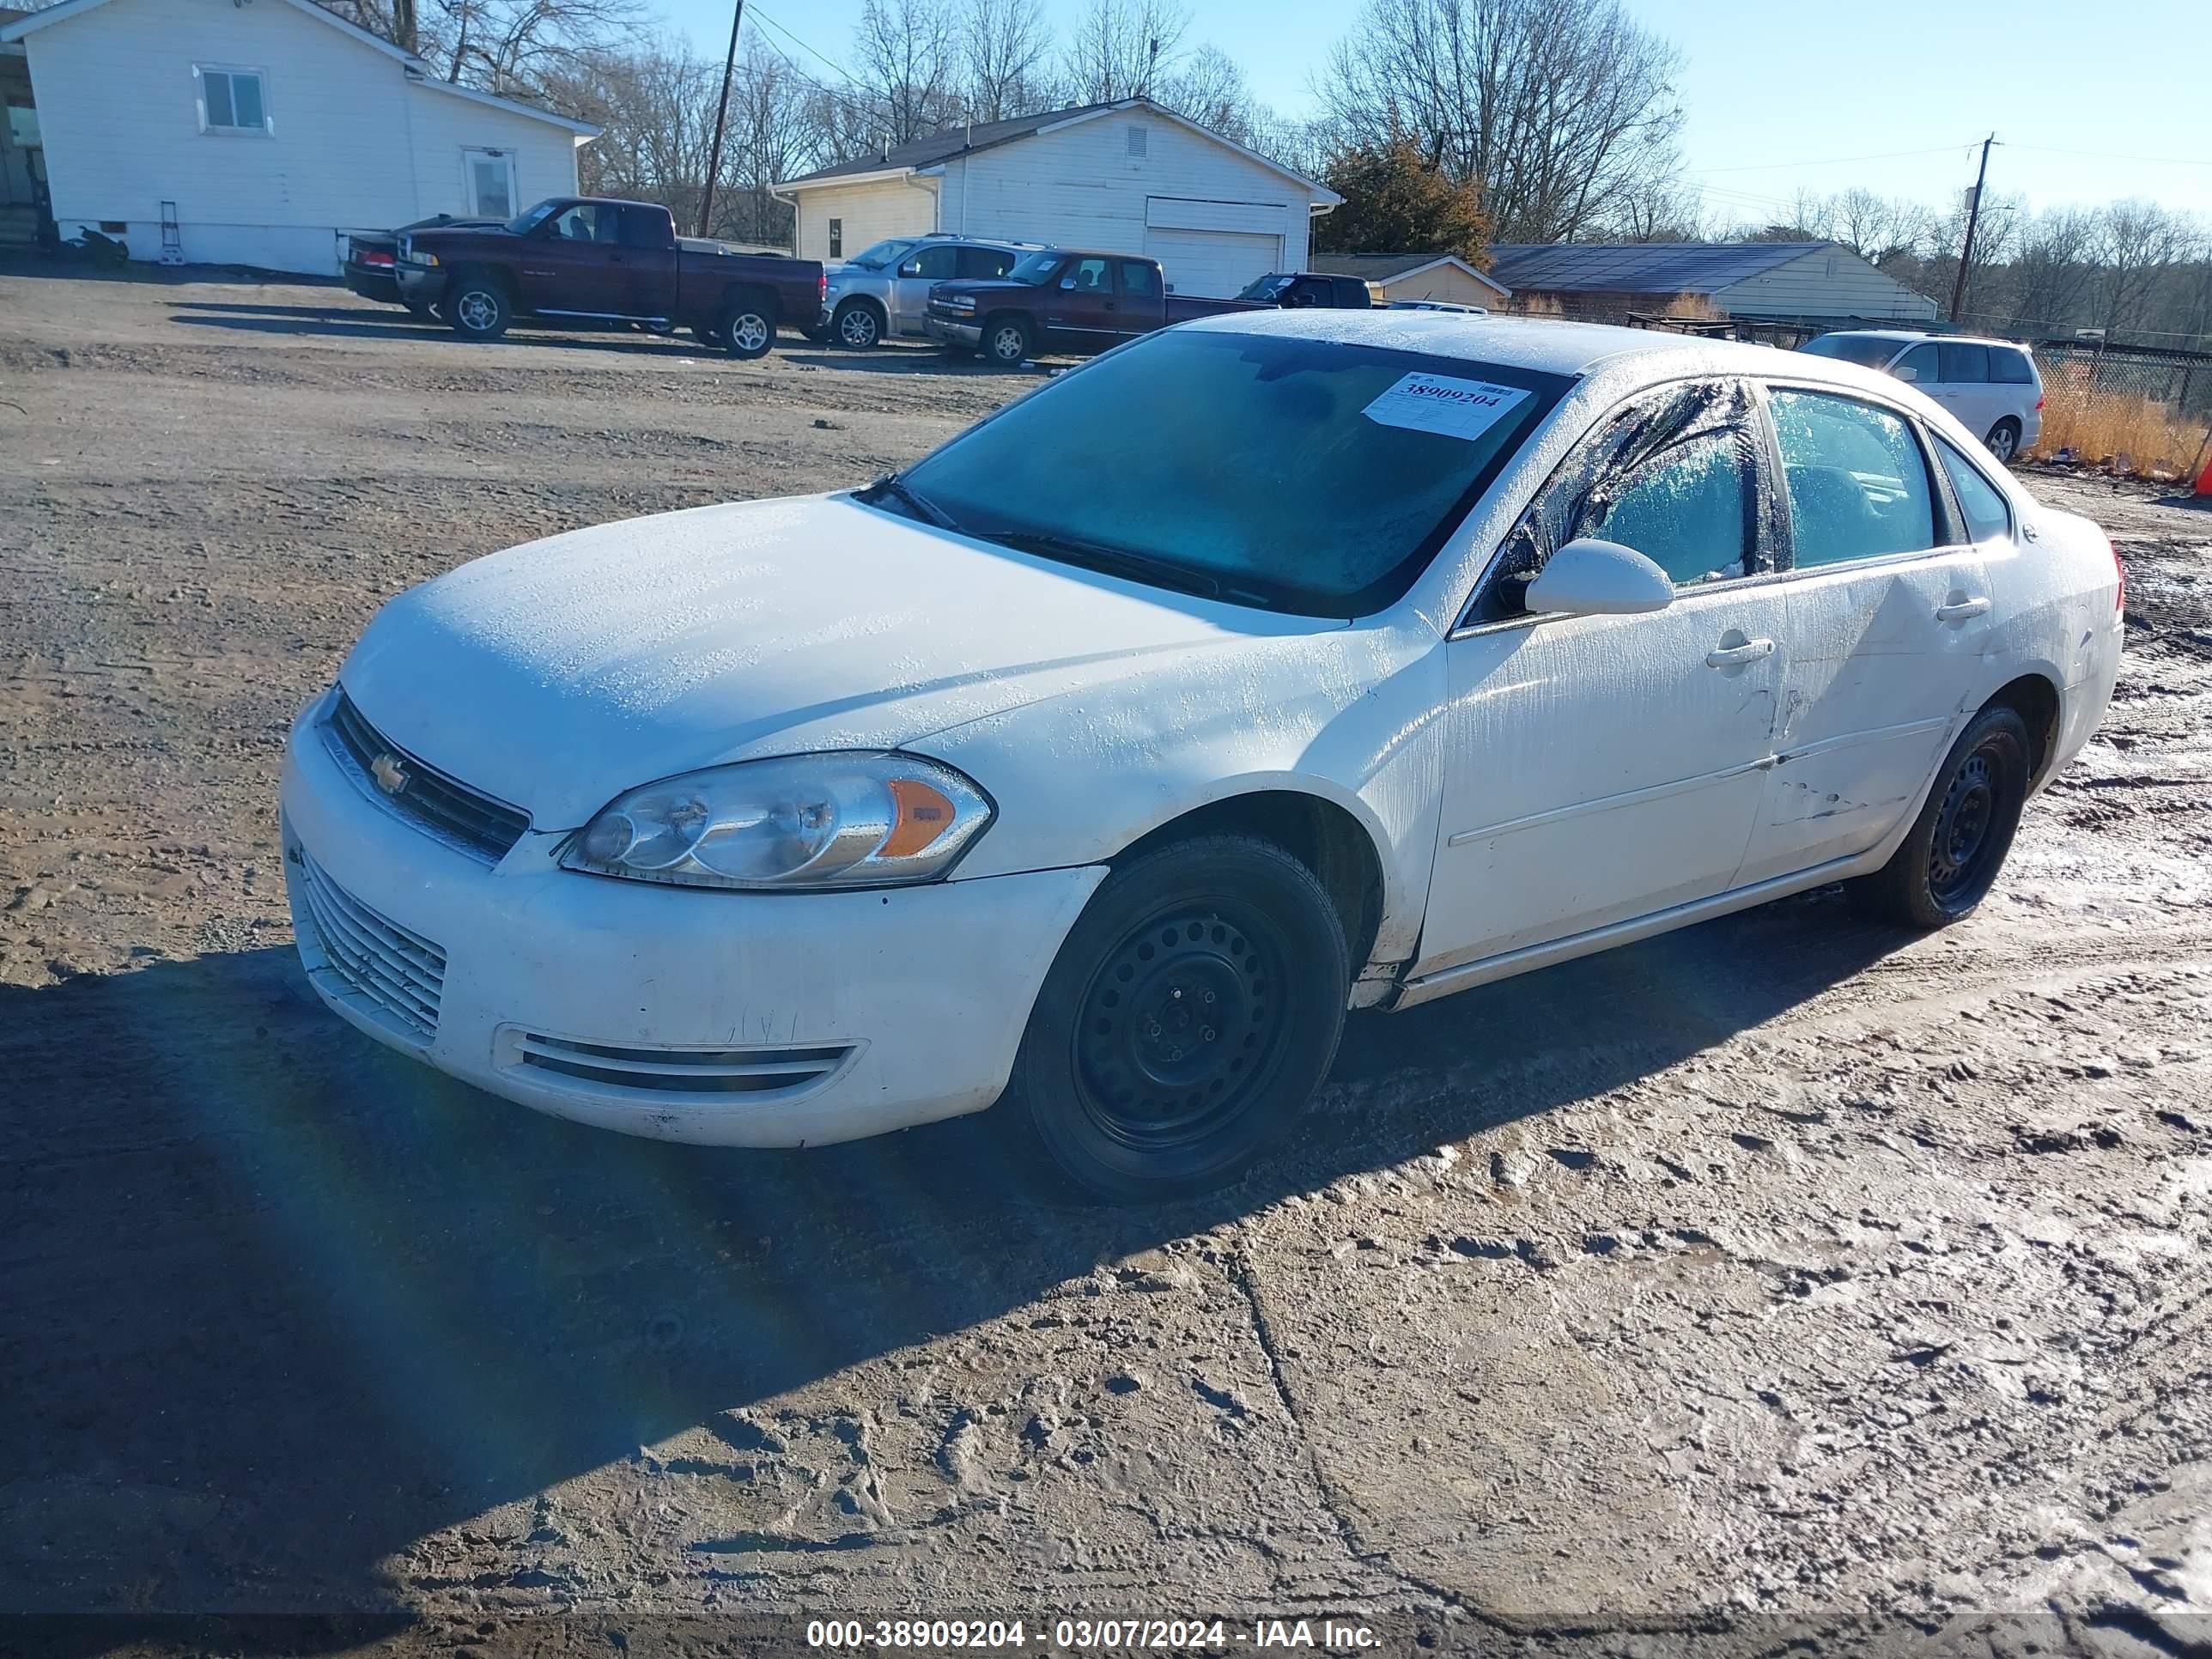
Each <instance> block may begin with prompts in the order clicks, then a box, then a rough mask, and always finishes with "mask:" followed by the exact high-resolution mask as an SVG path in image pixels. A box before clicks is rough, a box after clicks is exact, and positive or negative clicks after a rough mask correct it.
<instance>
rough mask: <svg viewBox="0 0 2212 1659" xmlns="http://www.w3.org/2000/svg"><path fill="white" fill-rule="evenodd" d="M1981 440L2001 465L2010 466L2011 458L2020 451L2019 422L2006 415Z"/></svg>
mask: <svg viewBox="0 0 2212 1659" xmlns="http://www.w3.org/2000/svg"><path fill="white" fill-rule="evenodd" d="M1982 442H1983V443H1984V445H1985V446H1986V447H1988V449H1989V452H1990V454H1992V455H1994V456H1995V457H1996V459H1997V461H1998V463H1999V464H2000V465H2004V466H2010V465H2012V458H2013V457H2014V456H2015V455H2017V454H2018V453H2020V422H2018V421H2015V419H2013V417H2012V416H2009V415H2008V416H2005V417H2004V419H2002V421H1999V422H1997V423H1996V425H1995V426H1993V427H1991V428H1990V432H1989V436H1987V437H1986V438H1984V439H1983V440H1982Z"/></svg>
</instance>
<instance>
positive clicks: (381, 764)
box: [368, 755, 407, 795]
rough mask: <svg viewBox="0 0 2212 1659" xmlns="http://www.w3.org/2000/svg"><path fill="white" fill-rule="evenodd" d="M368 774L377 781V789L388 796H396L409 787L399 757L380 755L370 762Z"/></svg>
mask: <svg viewBox="0 0 2212 1659" xmlns="http://www.w3.org/2000/svg"><path fill="white" fill-rule="evenodd" d="M368 773H369V775H370V776H371V777H373V778H374V779H375V780H376V787H378V788H380V789H381V790H382V791H384V793H386V794H387V795H396V794H398V793H399V792H400V791H401V790H403V789H404V788H405V787H407V774H406V771H405V770H404V769H403V768H402V767H401V766H400V764H399V757H398V756H397V755H379V756H378V757H376V758H375V759H374V760H373V761H371V762H369V763H368Z"/></svg>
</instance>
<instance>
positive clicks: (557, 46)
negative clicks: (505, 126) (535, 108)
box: [423, 0, 644, 98]
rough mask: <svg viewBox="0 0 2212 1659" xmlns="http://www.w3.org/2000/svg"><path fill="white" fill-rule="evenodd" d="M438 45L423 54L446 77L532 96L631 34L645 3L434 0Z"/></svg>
mask: <svg viewBox="0 0 2212 1659" xmlns="http://www.w3.org/2000/svg"><path fill="white" fill-rule="evenodd" d="M432 3H433V5H434V6H435V9H436V13H437V15H436V18H435V25H436V27H435V30H431V29H428V28H427V27H426V29H425V31H424V33H425V34H426V35H435V45H431V44H428V43H427V42H426V45H425V47H424V51H423V55H424V56H425V58H428V59H429V60H430V61H431V62H433V63H435V64H439V65H440V66H441V67H442V68H443V70H444V71H445V76H446V79H447V80H448V81H452V82H457V83H459V84H462V85H465V86H474V87H480V88H483V90H484V91H486V92H496V93H500V94H505V95H507V96H510V97H522V98H528V97H531V96H532V95H533V94H535V93H536V92H537V90H538V87H539V86H540V85H541V84H542V83H543V82H544V80H545V79H546V77H547V76H549V75H550V74H551V73H553V72H554V71H555V70H559V69H562V68H564V67H568V66H571V65H574V64H575V63H577V62H578V61H579V60H580V59H581V58H583V57H584V56H586V54H587V53H590V52H596V51H601V50H604V49H605V48H607V47H610V46H616V45H617V44H619V43H621V42H623V41H624V40H629V39H631V38H632V37H633V36H635V34H636V33H637V31H638V27H639V25H640V23H641V21H642V19H643V16H644V8H643V6H642V4H641V0H432Z"/></svg>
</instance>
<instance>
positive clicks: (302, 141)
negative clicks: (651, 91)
mask: <svg viewBox="0 0 2212 1659" xmlns="http://www.w3.org/2000/svg"><path fill="white" fill-rule="evenodd" d="M10 46H19V47H20V49H21V51H23V52H25V53H26V54H27V57H28V58H29V67H30V81H31V88H32V94H33V98H34V99H35V100H36V105H37V121H38V132H39V137H40V142H41V144H42V147H43V149H44V157H43V160H44V165H45V171H46V181H47V184H48V186H49V188H50V189H51V191H52V199H53V209H52V210H53V217H54V221H55V223H56V225H57V226H58V228H59V229H60V232H61V234H62V235H64V237H67V236H72V235H75V234H76V233H77V232H78V231H79V230H80V229H83V228H91V229H94V230H100V231H102V232H105V233H106V234H108V235H111V236H116V237H119V238H121V239H122V240H125V241H126V242H127V243H128V244H129V245H130V248H131V258H134V259H157V258H160V257H161V245H162V217H163V206H162V204H164V203H169V204H173V211H174V219H175V223H176V227H177V235H178V240H179V249H180V252H181V255H182V258H184V259H185V261H186V262H188V263H191V264H244V265H258V266H262V267H264V268H266V269H269V270H297V271H312V272H316V273H320V274H331V275H334V274H336V272H337V269H338V264H339V260H340V258H341V257H342V252H343V251H342V249H341V248H340V246H339V236H340V234H341V233H343V232H344V231H347V230H362V229H378V228H388V227H391V226H393V225H401V224H407V223H410V222H412V221H414V220H416V219H424V218H428V217H429V216H432V215H434V214H437V213H452V214H458V215H478V214H482V215H498V216H507V215H510V214H513V213H517V212H520V210H522V209H523V208H524V207H526V206H527V205H528V204H530V203H532V202H533V201H536V200H538V199H539V198H541V197H547V196H556V195H560V194H562V193H564V192H573V191H574V190H575V188H576V149H577V147H578V146H579V145H581V144H584V143H589V142H590V141H591V139H592V137H595V136H596V135H597V133H598V131H599V130H598V129H597V128H596V127H593V126H592V125H589V124H588V123H586V122H582V121H572V120H570V119H568V118H567V117H565V116H561V115H556V114H553V113H552V112H550V111H547V110H542V109H538V108H535V107H533V106H531V105H528V104H522V103H517V102H515V101H513V100H511V99H506V98H495V97H493V96H492V95H490V94H488V93H482V92H477V91H475V90H473V89H472V88H467V87H457V86H451V85H448V84H447V83H446V82H443V81H441V80H439V79H438V78H437V77H436V76H435V74H434V73H433V72H432V71H431V70H430V69H429V67H428V65H427V64H423V63H422V62H421V61H420V60H419V59H417V58H414V57H412V56H410V54H408V53H407V52H403V51H401V50H400V49H399V48H398V47H397V46H393V45H392V43H391V42H390V41H388V40H381V39H380V38H379V37H377V36H375V35H374V34H370V33H367V32H366V31H364V30H362V29H359V28H356V27H354V26H353V25H352V24H350V23H349V22H346V21H344V20H343V19H342V18H339V17H337V16H336V15H333V14H331V13H330V12H328V11H325V10H324V9H323V8H322V7H320V6H318V5H316V4H314V3H313V0H60V3H58V4H57V5H52V6H48V7H46V9H43V10H40V11H34V12H32V13H31V14H30V15H28V16H25V17H19V18H17V19H16V20H15V21H13V22H10V23H8V24H6V25H5V26H3V27H0V51H5V50H6V49H7V48H9V47H10Z"/></svg>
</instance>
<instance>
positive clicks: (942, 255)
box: [820, 235, 1039, 351]
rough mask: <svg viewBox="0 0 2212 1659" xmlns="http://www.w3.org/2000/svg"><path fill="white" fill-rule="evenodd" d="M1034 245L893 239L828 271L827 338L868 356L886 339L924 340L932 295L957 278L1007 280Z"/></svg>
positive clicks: (824, 328) (939, 238)
mask: <svg viewBox="0 0 2212 1659" xmlns="http://www.w3.org/2000/svg"><path fill="white" fill-rule="evenodd" d="M1037 246H1039V244H1037V243H1035V242H1002V241H998V240H991V239H987V238H980V237H969V236H939V235H930V236H893V237H890V238H888V239H886V240H883V241H880V242H878V243H876V244H875V245H874V246H871V247H866V248H863V249H861V250H860V252H858V253H856V254H854V256H853V257H852V258H849V259H848V260H846V261H845V262H844V263H843V264H833V265H830V266H829V268H828V270H826V272H825V273H824V276H825V283H826V285H825V287H824V289H823V296H822V319H821V325H820V331H821V334H822V336H823V337H824V338H826V339H828V340H829V341H831V342H832V343H835V344H837V345H841V346H849V347H851V348H852V349H854V350H856V351H865V350H866V349H868V348H869V347H870V346H872V345H874V344H875V343H877V342H878V340H881V339H883V338H884V337H885V336H886V335H899V334H907V335H917V336H918V335H920V334H921V333H922V332H923V329H922V321H923V319H924V317H925V316H926V315H927V313H928V310H929V290H930V289H932V288H933V287H935V286H936V285H937V284H938V283H949V282H951V281H953V280H954V279H956V278H958V277H978V276H983V277H988V276H1005V275H1006V273H1007V272H1008V271H1009V270H1012V269H1013V268H1014V265H1015V264H1016V262H1018V260H1019V259H1020V258H1021V257H1022V256H1023V255H1024V253H1028V252H1032V251H1033V250H1034V249H1035V248H1036V247H1037Z"/></svg>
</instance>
